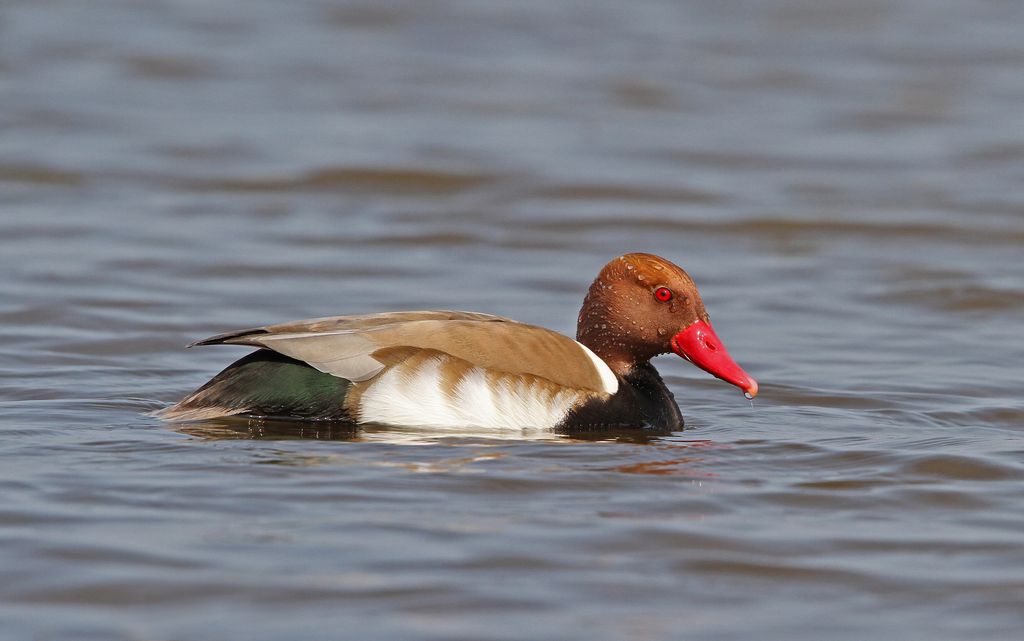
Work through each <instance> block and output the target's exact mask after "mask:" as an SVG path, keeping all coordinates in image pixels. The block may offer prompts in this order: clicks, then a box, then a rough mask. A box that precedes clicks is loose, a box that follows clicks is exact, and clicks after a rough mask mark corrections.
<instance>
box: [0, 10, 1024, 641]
mask: <svg viewBox="0 0 1024 641" xmlns="http://www.w3.org/2000/svg"><path fill="white" fill-rule="evenodd" d="M1022 70H1024V4H1022V3H1019V2H996V1H991V2H980V1H979V2H936V1H929V0H900V1H898V2H897V1H896V0H888V1H885V0H877V1H868V2H860V1H858V2H855V1H853V0H848V1H843V2H832V3H821V2H814V1H811V0H803V1H801V0H765V1H759V2H746V1H744V2H740V1H725V2H706V3H705V2H663V3H659V2H629V3H627V2H588V3H585V4H584V3H573V2H541V1H535V2H532V1H520V2H515V3H502V2H490V1H473V2H470V1H466V2H448V1H436V2H423V1H420V0H415V1H414V0H406V1H404V2H402V1H396V2H366V3H362V4H359V3H335V2H326V1H316V0H304V1H301V2H299V1H295V2H270V1H257V0H246V1H244V2H243V1H242V0H220V1H217V2H196V1H193V2H190V1H187V0H174V1H171V0H168V1H164V2H159V1H156V0H152V1H146V2H117V1H113V0H90V1H89V2H82V1H80V0H79V1H71V0H52V1H49V2H38V1H36V0H20V1H19V0H13V1H11V0H8V1H7V2H5V3H3V5H2V6H0V274H2V275H3V277H2V279H0V638H2V639H4V640H6V639H12V640H13V639H34V640H47V641H49V640H54V641H57V640H60V641H63V640H80V639H86V640H93V639H95V640H103V641H111V640H114V641H116V640H121V639H126V640H128V639H130V640H156V639H168V640H170V639H174V640H186V639H187V640H200V641H205V640H210V641H214V640H216V641H224V640H228V641H233V640H244V641H264V640H266V641H280V640H284V639H287V640H289V641H307V640H308V641H320V640H323V639H359V640H360V641H373V640H377V639H407V638H408V639H412V638H415V639H436V640H454V639H466V640H470V639H473V640H478V639H496V640H505V639H507V640H520V639H559V640H560V639H564V640H567V641H568V640H572V641H576V640H579V639H588V640H595V641H601V640H606V639H607V640H621V639H639V640H661V639H666V640H667V639H714V640H719V639H721V640H726V639H786V640H791V641H803V640H807V641H820V640H822V639H850V640H854V639H856V640H863V639H899V640H901V641H912V640H917V639H921V640H929V641H931V640H935V639H950V640H953V639H956V640H962V639H972V640H974V639H1006V640H1012V639H1021V638H1024V491H1022V490H1024V461H1022V459H1024V442H1022V435H1024V431H1022V430H1024V401H1022V389H1021V388H1022V383H1024V367H1022V365H1021V364H1022V362H1024V340H1022V338H1021V335H1022V334H1021V327H1022V321H1024V314H1022V311H1024V261H1022V257H1024V253H1022V251H1021V246H1022V244H1024V71H1022ZM626 251H650V252H654V253H658V254H661V255H664V256H665V257H667V258H669V259H671V260H673V261H675V262H677V263H679V264H680V265H682V266H683V267H684V268H686V269H687V270H689V271H690V273H691V274H692V275H693V276H694V278H695V279H696V281H697V283H698V285H699V286H700V287H701V290H702V293H703V295H704V299H705V302H706V304H707V307H708V310H709V311H710V313H711V315H712V318H713V319H714V323H715V327H716V329H717V330H718V334H719V335H720V336H721V337H722V339H723V340H724V341H725V343H726V345H727V346H728V348H729V350H730V352H731V353H732V355H733V356H734V357H735V358H736V359H737V361H739V362H740V364H741V365H743V366H744V368H745V369H746V370H747V371H749V372H750V373H751V374H752V375H753V376H755V377H756V378H757V379H758V380H759V382H760V383H761V389H762V392H761V395H760V396H759V397H758V398H757V399H756V401H755V402H754V403H753V404H750V403H748V402H747V401H746V400H745V399H743V398H742V396H741V395H740V394H739V392H737V391H736V390H735V389H734V388H732V387H730V386H728V385H726V384H724V383H722V382H720V381H717V380H714V379H711V378H710V377H709V376H707V375H706V374H704V373H703V372H700V371H698V370H697V369H695V368H693V367H692V366H690V365H689V364H687V363H686V362H684V361H683V360H682V359H678V358H676V357H663V358H661V359H658V361H657V363H656V364H657V366H658V367H659V368H660V370H661V372H662V373H663V375H664V376H665V378H666V381H667V382H668V384H669V386H670V387H671V389H672V391H673V392H674V393H675V395H676V397H677V399H678V401H679V403H680V405H681V407H682V409H683V413H684V414H685V416H686V418H687V430H686V431H684V432H681V433H677V434H674V435H671V436H660V437H653V436H652V437H644V436H643V435H637V434H628V433H624V434H597V435H588V436H587V437H586V438H569V437H552V438H550V439H546V440H545V439H540V440H537V439H529V440H527V439H519V438H511V439H488V438H484V437H481V436H479V435H472V434H466V435H454V436H452V435H437V434H430V433H425V432H417V431H415V430H385V429H369V430H362V431H355V430H351V429H345V428H343V427H338V426H335V427H325V426H298V425H289V424H273V423H255V422H254V423H252V424H249V423H247V422H245V421H235V422H219V423H218V422H213V423H200V424H193V425H189V426H184V427H175V426H171V425H167V424H164V423H161V422H159V421H157V420H155V419H152V418H149V417H147V416H146V413H147V412H148V411H150V410H153V409H156V408H159V407H163V406H165V405H166V404H168V403H170V402H173V401H175V400H177V399H178V398H180V397H181V396H182V395H183V394H185V393H186V392H188V391H190V390H191V389H193V388H195V387H196V386H198V385H199V384H200V383H202V382H204V381H205V380H206V379H207V378H208V377H209V376H211V375H212V374H213V373H215V372H216V371H218V370H219V369H220V368H221V367H223V366H224V365H226V364H227V363H228V362H230V361H231V360H233V359H235V358H237V357H239V356H241V355H242V354H244V353H245V352H244V351H243V350H240V349H238V348H201V349H193V350H185V349H183V346H184V345H185V344H186V343H188V342H189V341H191V340H194V339H197V338H201V337H204V336H207V335H210V334H213V333H216V332H219V331H225V330H229V329H236V328H241V327H249V326H253V325H258V324H263V323H268V322H275V321H284V320H290V319H298V318H308V317H313V316H324V315H334V314H350V313H363V312H371V311H383V310H397V309H424V308H425V309H430V308H441V309H445V308H447V309H468V310H477V311H484V312H490V313H495V314H501V315H506V316H510V317H513V318H517V319H520V320H523V321H527V322H531V323H536V324H540V325H545V326H548V327H551V328H554V329H557V330H559V331H562V332H565V333H570V334H571V333H572V332H573V330H574V323H575V317H576V313H577V311H578V309H579V305H580V303H581V301H582V296H583V293H584V291H585V289H586V287H587V286H588V284H589V282H590V280H591V279H592V278H593V277H594V276H595V275H596V273H597V270H598V269H599V268H600V267H601V265H603V264H604V263H605V262H606V261H607V260H609V259H610V258H612V257H614V256H617V255H619V254H621V253H623V252H626ZM512 436H515V435H512Z"/></svg>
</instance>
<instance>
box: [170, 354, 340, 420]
mask: <svg viewBox="0 0 1024 641" xmlns="http://www.w3.org/2000/svg"><path fill="white" fill-rule="evenodd" d="M351 386H352V383H351V382H350V381H348V380H345V379H343V378H338V377H337V376H332V375H330V374H324V373H323V372H321V371H319V370H317V369H314V368H313V367H310V366H309V365H307V364H306V363H303V362H302V361H298V360H295V359H294V358H289V357H287V356H283V355H281V354H278V353H276V352H272V351H270V350H267V349H261V350H258V351H255V352H253V353H252V354H249V355H248V356H245V357H244V358H241V359H239V360H237V361H235V362H234V363H232V364H231V365H228V366H227V367H226V368H225V369H224V370H223V371H222V372H220V373H219V374H217V375H216V376H214V377H213V378H212V379H210V381H209V382H208V383H206V384H205V385H203V386H202V387H200V388H199V389H198V390H196V391H195V392H193V393H192V394H190V395H189V396H188V397H186V398H185V399H184V400H183V401H181V402H180V403H178V404H177V405H174V406H172V407H169V408H167V409H164V410H161V411H159V412H156V416H159V417H160V418H164V419H168V420H177V421H190V420H204V419H210V418H216V417H218V416H233V415H243V416H261V417H268V418H273V417H277V418H291V419H302V420H323V421H351V420H352V417H351V416H349V414H348V412H346V410H345V397H346V396H347V395H348V391H349V388H350V387H351Z"/></svg>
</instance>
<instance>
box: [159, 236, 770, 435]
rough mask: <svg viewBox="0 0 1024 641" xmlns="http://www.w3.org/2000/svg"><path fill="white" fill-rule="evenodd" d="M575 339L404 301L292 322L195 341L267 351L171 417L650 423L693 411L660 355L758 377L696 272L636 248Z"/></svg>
mask: <svg viewBox="0 0 1024 641" xmlns="http://www.w3.org/2000/svg"><path fill="white" fill-rule="evenodd" d="M576 327H577V328H576V338H575V339H572V338H569V337H568V336H565V335H563V334H560V333H558V332H555V331H553V330H550V329H545V328H543V327H539V326H536V325H530V324H527V323H521V322H518V321H515V320H511V319H509V318H503V317H501V316H494V315H491V314H484V313H478V312H463V311H436V310H435V311H398V312H384V313H376V314H363V315H354V316H332V317H324V318H314V319H308V320H300V321H291V322H285V323H278V324H273V325H266V326H263V327H256V328H252V329H244V330H238V331H232V332H227V333H223V334H218V335H216V336H212V337H210V338H205V339H202V340H199V341H195V342H194V343H192V344H191V345H189V347H193V346H199V345H242V346H248V347H255V348H257V349H256V351H254V352H251V353H249V354H248V355H246V356H244V357H243V358H241V359H239V360H237V361H235V362H234V363H232V364H230V365H229V366H228V367H226V368H225V369H224V370H223V371H221V372H220V373H219V374H217V375H216V376H214V377H213V378H212V379H210V380H209V381H208V382H207V383H206V384H204V385H203V386H201V387H200V388H199V389H197V390H196V391H194V392H192V393H191V394H189V395H188V396H186V397H185V398H184V399H182V400H181V401H180V402H178V403H177V404H175V405H172V406H170V407H167V408H165V409H162V410H159V411H157V412H155V413H154V414H155V415H156V416H158V417H159V418H162V419H165V420H168V421H206V420H211V419H220V418H225V417H233V416H235V417H247V418H260V419H288V420H300V421H338V422H344V423H350V424H354V425H365V424H376V425H384V426H394V427H421V428H458V429H473V430H483V431H494V430H498V431H501V430H530V429H537V430H556V431H574V430H594V429H604V428H646V429H655V430H663V431H675V430H680V429H682V428H683V424H684V422H683V416H682V413H681V412H680V410H679V406H678V405H677V404H676V401H675V398H674V397H673V395H672V393H671V391H669V389H668V387H667V386H666V385H665V382H664V381H663V380H662V378H661V376H660V375H659V374H658V371H657V370H656V369H655V368H654V366H653V365H652V364H651V359H652V358H654V357H655V356H659V355H661V354H667V353H675V354H677V355H679V356H681V357H682V358H684V359H686V360H688V361H690V362H691V363H693V364H694V365H696V366H697V367H699V368H701V369H703V370H705V371H707V372H708V373H710V374H712V375H713V376H716V377H718V378H720V379H722V380H724V381H725V382H727V383H730V384H732V385H734V386H736V387H738V388H740V389H741V390H742V391H743V392H744V394H745V395H746V396H747V397H748V398H753V397H754V396H756V395H757V392H758V384H757V381H756V380H754V378H753V377H751V376H750V375H749V374H747V373H746V372H745V371H744V370H743V369H742V368H741V367H740V366H739V365H738V364H737V363H736V362H735V361H734V360H733V359H732V357H731V356H730V355H729V353H728V352H727V351H726V349H725V346H724V345H723V344H722V341H721V340H720V339H719V338H718V336H717V335H716V333H715V330H714V328H713V327H712V325H711V320H710V318H709V316H708V313H707V311H706V310H705V308H704V303H703V301H702V300H701V297H700V294H699V292H698V291H697V286H696V284H695V283H694V281H693V279H692V278H690V276H689V274H687V273H686V272H685V271H684V270H683V269H682V268H680V267H678V266H677V265H675V264H674V263H672V262H671V261H669V260H667V259H665V258H662V257H660V256H656V255H653V254H647V253H630V254H624V255H622V256H619V257H617V258H615V259H613V260H611V261H610V262H609V263H607V264H606V265H605V266H604V267H603V268H602V269H601V270H600V272H599V273H598V275H597V278H595V279H594V281H593V283H591V285H590V288H589V290H588V291H587V294H586V296H585V298H584V300H583V306H582V308H581V309H580V313H579V316H578V317H577V326H576Z"/></svg>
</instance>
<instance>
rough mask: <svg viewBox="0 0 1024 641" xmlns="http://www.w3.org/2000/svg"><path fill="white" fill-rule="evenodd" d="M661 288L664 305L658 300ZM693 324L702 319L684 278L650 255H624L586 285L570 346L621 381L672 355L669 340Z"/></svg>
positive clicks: (679, 271)
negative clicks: (583, 348)
mask: <svg viewBox="0 0 1024 641" xmlns="http://www.w3.org/2000/svg"><path fill="white" fill-rule="evenodd" d="M662 288H664V289H667V290H668V292H669V294H668V296H669V297H668V299H667V300H662V299H660V298H659V297H658V292H659V290H660V289H662ZM661 295H662V296H663V297H664V296H665V293H664V292H661ZM698 320H704V321H707V320H708V315H707V312H706V311H705V309H704V302H703V301H702V300H701V298H700V294H699V293H698V292H697V285H695V284H694V282H693V279H692V278H690V275H689V274H687V273H686V272H685V271H683V269H682V268H681V267H679V266H678V265H676V264H674V263H672V262H670V261H668V260H665V259H664V258H661V257H660V256H655V255H654V254H642V253H636V254H625V255H623V256H619V257H618V258H616V259H614V260H612V261H611V262H609V263H608V264H607V265H605V266H604V268H603V269H602V270H601V273H599V274H598V275H597V278H596V279H594V282H593V283H592V284H591V285H590V290H589V291H588V292H587V296H586V298H585V299H584V300H583V307H582V309H580V315H579V319H578V320H577V324H576V340H578V341H579V342H580V343H583V344H584V345H586V346H587V347H589V348H590V349H591V350H592V351H593V352H594V353H595V354H597V355H598V356H600V357H601V358H602V359H603V360H604V361H605V362H606V363H607V364H608V366H609V367H611V369H612V371H613V372H615V373H616V374H619V375H625V374H627V373H629V372H630V371H632V370H633V369H634V368H635V367H636V366H637V365H640V364H643V363H646V362H647V361H649V360H650V359H651V358H653V357H655V356H657V355H659V354H664V353H666V352H670V351H672V346H671V340H672V337H673V336H674V335H676V334H677V333H679V332H680V331H682V330H683V329H685V328H686V327H688V326H689V325H691V324H692V323H694V322H696V321H698Z"/></svg>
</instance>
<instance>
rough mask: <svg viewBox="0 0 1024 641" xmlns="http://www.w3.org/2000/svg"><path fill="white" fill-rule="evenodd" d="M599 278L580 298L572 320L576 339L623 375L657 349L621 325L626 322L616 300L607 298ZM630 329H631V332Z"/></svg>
mask: <svg viewBox="0 0 1024 641" xmlns="http://www.w3.org/2000/svg"><path fill="white" fill-rule="evenodd" d="M602 284H603V283H601V281H600V280H597V281H594V284H593V285H591V286H590V291H589V292H587V297H586V298H585V299H584V300H583V307H582V308H581V309H580V315H579V318H578V319H577V322H576V340H577V341H579V342H580V343H582V344H584V345H586V346H587V347H588V348H589V349H590V351H592V352H594V353H595V354H597V355H598V357H600V358H601V360H603V361H604V362H605V363H606V364H607V365H608V367H609V368H611V370H612V371H613V372H614V373H615V374H616V375H618V376H620V377H625V376H628V375H629V374H630V372H632V371H634V370H635V369H637V368H638V367H642V366H644V365H650V360H651V359H652V358H654V357H655V356H657V355H658V354H659V353H660V352H659V351H658V349H657V347H655V346H653V345H652V344H651V343H649V342H646V341H643V340H639V338H638V332H637V331H635V328H632V327H628V328H627V327H625V326H624V323H625V324H629V323H630V321H628V320H627V321H624V320H622V319H624V318H628V315H627V314H625V313H623V312H624V311H625V310H622V309H620V308H621V306H622V305H623V304H624V303H623V302H622V301H619V300H615V299H612V300H608V297H606V296H605V295H604V292H603V290H602V289H601V285H602ZM631 330H634V331H631Z"/></svg>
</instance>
